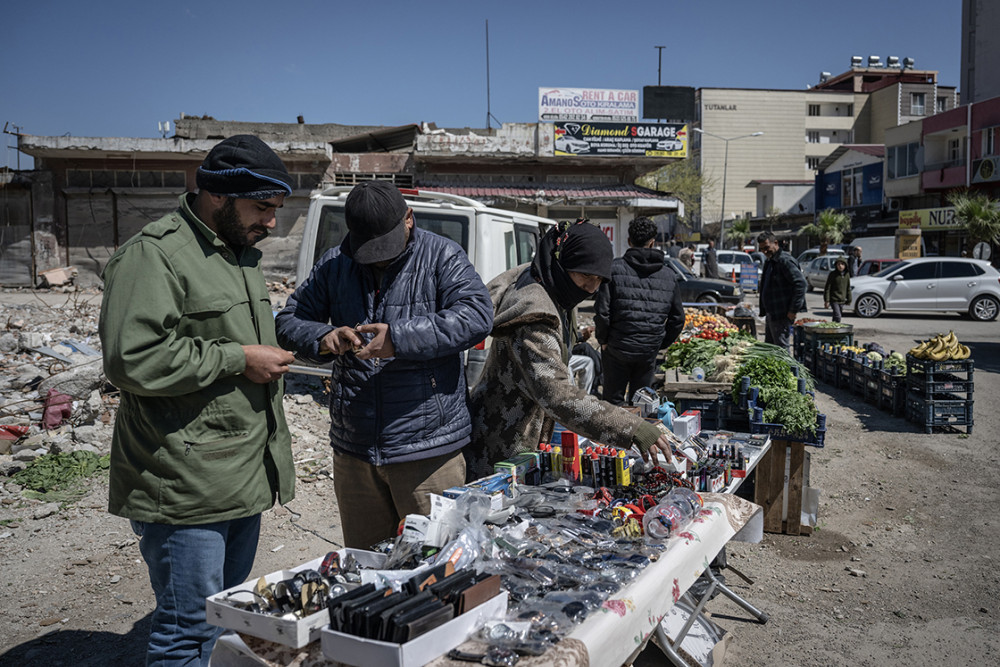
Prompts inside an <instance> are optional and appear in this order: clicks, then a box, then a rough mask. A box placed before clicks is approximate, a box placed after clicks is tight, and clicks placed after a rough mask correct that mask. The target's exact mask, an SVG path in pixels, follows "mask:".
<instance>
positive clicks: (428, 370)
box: [277, 181, 493, 548]
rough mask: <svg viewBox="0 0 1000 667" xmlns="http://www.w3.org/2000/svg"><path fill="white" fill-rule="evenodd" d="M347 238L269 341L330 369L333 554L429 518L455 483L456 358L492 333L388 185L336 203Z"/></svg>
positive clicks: (438, 247) (459, 388)
mask: <svg viewBox="0 0 1000 667" xmlns="http://www.w3.org/2000/svg"><path fill="white" fill-rule="evenodd" d="M344 217H345V219H346V221H347V227H348V229H349V232H350V233H349V234H348V235H347V238H346V239H345V240H344V242H343V243H342V244H341V245H340V247H338V248H333V249H332V250H330V251H328V252H327V253H326V254H325V255H324V256H323V257H322V258H321V259H320V260H319V262H318V263H317V264H316V266H315V267H313V270H312V273H311V274H310V275H309V278H308V279H307V280H306V281H305V282H303V283H302V285H300V286H299V287H298V288H297V289H296V290H295V293H294V294H293V295H292V296H291V297H290V298H289V300H288V305H287V306H286V307H285V309H284V310H282V311H281V312H280V313H279V314H278V318H277V327H278V341H279V342H280V343H281V345H282V346H283V347H286V348H289V349H292V350H294V351H296V352H297V353H298V354H299V355H301V356H303V357H305V358H308V359H310V360H312V361H314V362H322V361H329V360H330V359H331V358H332V359H333V374H332V378H331V379H332V383H331V396H330V419H331V426H330V440H331V444H332V445H333V470H334V489H335V491H336V494H337V502H338V503H339V505H340V517H341V522H342V525H343V529H344V544H345V545H346V546H348V547H359V548H364V547H368V546H370V545H372V544H374V543H376V542H378V541H380V540H383V539H385V538H387V537H392V536H394V535H395V534H396V528H397V525H398V523H399V521H400V519H402V518H404V517H405V516H406V515H407V514H429V513H430V500H429V498H428V495H427V494H428V493H440V492H441V491H443V490H444V489H446V488H448V487H450V486H456V485H461V484H464V483H465V460H464V457H463V454H462V451H461V449H462V448H463V447H464V446H465V445H467V444H468V443H469V439H470V434H471V432H472V423H471V420H470V418H469V410H468V406H467V405H466V391H465V373H464V372H463V367H462V351H463V350H466V349H468V348H470V347H472V346H473V345H475V344H476V343H478V342H480V341H482V340H483V339H485V338H486V336H487V335H489V333H490V330H491V329H492V328H493V304H492V302H491V301H490V295H489V292H487V290H486V286H485V285H484V284H483V281H482V279H480V277H479V275H478V274H477V273H476V270H475V269H474V268H473V266H472V264H471V263H470V262H469V258H468V256H467V255H466V254H465V252H464V251H463V250H462V248H461V246H459V245H458V244H457V243H455V242H454V241H451V240H449V239H446V238H444V237H441V236H438V235H436V234H432V233H431V232H427V231H424V230H422V229H416V228H414V226H413V209H411V208H409V207H407V205H406V202H405V200H404V199H403V196H402V195H401V194H400V192H399V190H397V189H396V187H395V186H393V185H391V184H389V183H387V182H385V181H367V182H364V183H361V184H359V185H358V186H357V187H355V188H354V189H353V190H352V191H351V193H350V194H349V195H348V196H347V201H346V202H345V205H344Z"/></svg>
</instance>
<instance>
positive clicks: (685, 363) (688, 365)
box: [663, 338, 722, 373]
mask: <svg viewBox="0 0 1000 667" xmlns="http://www.w3.org/2000/svg"><path fill="white" fill-rule="evenodd" d="M717 354H722V344H721V343H720V342H719V341H716V340H709V339H707V338H692V339H690V340H688V341H685V342H683V343H681V342H677V343H674V344H673V345H671V346H670V347H668V348H667V358H666V360H665V361H664V364H663V367H664V368H679V369H681V371H683V372H685V373H690V372H691V369H692V368H694V367H695V366H700V367H701V368H703V369H709V368H714V364H713V361H712V360H713V359H714V358H715V355H717Z"/></svg>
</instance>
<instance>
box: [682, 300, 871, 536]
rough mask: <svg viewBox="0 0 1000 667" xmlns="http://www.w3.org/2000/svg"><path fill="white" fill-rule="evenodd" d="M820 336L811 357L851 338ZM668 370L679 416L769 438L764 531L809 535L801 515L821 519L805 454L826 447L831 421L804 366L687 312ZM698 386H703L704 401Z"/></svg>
mask: <svg viewBox="0 0 1000 667" xmlns="http://www.w3.org/2000/svg"><path fill="white" fill-rule="evenodd" d="M822 329H823V327H815V331H816V332H817V333H814V334H811V335H810V336H809V343H808V345H809V347H810V349H817V346H818V345H819V343H818V342H817V341H819V340H822V339H823V338H825V337H830V339H831V340H838V341H845V340H846V339H845V338H844V336H845V333H846V336H847V337H848V338H850V335H851V334H850V332H849V331H848V332H844V331H842V330H836V331H834V330H829V331H822ZM796 340H797V341H800V343H801V345H800V346H798V347H797V348H796V349H799V350H803V349H805V345H806V344H805V342H804V340H805V337H804V336H802V335H801V331H799V335H798V336H797V338H796ZM814 356H815V353H812V354H811V355H810V357H814ZM664 368H665V373H666V376H667V378H668V382H666V383H665V384H664V388H663V392H664V395H665V396H666V397H667V398H669V399H671V400H673V401H675V402H676V404H677V406H678V411H680V412H684V411H685V410H692V409H696V410H699V411H700V414H701V415H702V418H703V419H704V420H706V421H707V422H708V423H709V424H717V425H718V426H719V427H724V428H730V429H736V430H746V431H749V432H750V433H756V434H767V435H768V436H769V437H770V438H771V440H772V442H773V445H772V452H771V453H770V454H769V456H768V459H767V460H766V461H765V462H764V463H763V464H762V466H761V468H759V470H758V473H757V483H756V484H755V485H754V496H753V497H754V501H755V502H756V503H757V504H759V505H761V507H762V508H763V510H764V516H765V530H766V531H768V532H783V533H788V534H794V535H799V534H808V533H809V532H811V531H812V526H813V525H814V524H813V523H812V522H811V521H806V522H805V523H803V522H802V521H801V520H800V516H801V514H802V509H803V507H807V508H808V509H809V510H810V511H808V512H806V515H807V516H811V517H815V511H814V507H815V505H816V504H817V503H816V497H817V495H816V494H817V492H816V491H815V490H814V489H810V488H809V486H808V474H807V470H808V455H807V453H806V452H805V447H806V446H813V447H822V446H823V444H824V441H825V436H826V417H825V415H822V414H820V413H819V412H818V410H817V409H816V404H815V401H814V398H813V391H814V389H815V382H814V380H813V377H812V374H811V372H810V369H809V368H808V367H807V366H806V364H804V363H802V362H800V361H797V360H796V359H795V358H793V357H792V355H790V354H789V353H788V351H787V350H785V349H784V348H781V347H778V346H775V345H770V344H767V343H761V342H758V341H757V340H756V338H755V337H754V336H752V335H750V334H748V333H747V332H745V331H743V330H740V329H738V328H737V327H735V326H733V325H732V323H731V322H729V321H727V320H726V319H725V318H722V317H719V316H716V315H711V314H706V313H701V312H696V311H689V312H688V313H687V317H686V321H685V329H684V331H683V332H682V334H681V336H680V337H679V338H678V340H677V341H676V342H675V343H674V344H673V345H671V346H670V347H669V348H668V349H667V354H666V358H665V361H664ZM681 373H683V374H684V378H685V382H681V381H680V377H681ZM671 374H673V378H674V382H670V381H669V379H670V377H671ZM692 381H693V382H692ZM698 384H702V386H703V390H702V392H700V393H699V392H698V390H697V386H698ZM713 394H714V395H713ZM786 461H787V463H786ZM786 478H787V482H786Z"/></svg>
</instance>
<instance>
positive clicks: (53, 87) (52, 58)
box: [0, 0, 961, 168]
mask: <svg viewBox="0 0 1000 667" xmlns="http://www.w3.org/2000/svg"><path fill="white" fill-rule="evenodd" d="M487 19H488V20H489V43H490V83H491V85H490V89H491V90H490V93H491V94H490V99H491V111H492V114H493V116H494V117H495V118H497V119H499V120H500V121H503V122H533V121H536V120H537V118H538V88H539V87H542V86H545V87H550V86H551V87H595V88H624V89H639V90H641V89H642V87H643V86H646V85H655V84H656V83H657V63H658V60H657V50H656V49H655V48H654V46H657V45H662V46H665V47H666V48H665V49H663V71H662V83H663V85H681V86H694V87H740V88H784V89H801V88H805V87H807V86H808V85H811V84H814V83H816V82H817V81H818V78H819V73H820V72H821V71H823V70H825V71H828V72H832V73H833V74H838V73H840V72H843V71H846V70H847V69H848V68H849V66H850V57H851V56H852V55H860V56H862V57H864V58H865V59H866V60H867V57H868V55H879V56H881V57H882V60H883V62H884V61H885V58H886V56H890V55H895V56H899V57H900V59H902V58H903V57H906V56H909V57H912V58H914V59H915V60H916V67H917V68H918V69H933V70H938V71H939V72H940V76H939V81H940V82H941V83H942V84H945V85H954V86H958V85H959V75H960V69H959V60H960V55H961V34H960V32H961V0H909V1H908V2H906V3H881V2H879V3H865V4H864V5H858V4H854V5H852V4H850V3H843V2H817V1H816V0H758V1H756V2H754V1H752V0H659V1H638V2H611V1H604V2H598V1H593V0H579V1H577V2H563V1H556V0H534V1H533V2H526V1H522V0H501V1H496V0H493V1H491V2H484V1H480V0H465V1H448V0H440V1H439V0H424V1H423V2H397V1H396V0H383V1H381V2H341V1H334V0H329V1H327V2H319V1H311V0H286V1H285V2H261V1H259V0H243V1H242V2H221V1H214V0H200V1H199V2H191V1H190V0H171V1H170V2H148V1H144V0H131V1H128V2H123V1H119V0H110V1H101V0H98V1H97V2H93V3H84V2H79V0H77V1H75V2H68V1H65V0H32V1H31V2H18V3H8V5H7V6H5V8H4V11H3V25H4V31H3V32H4V35H3V38H2V40H0V91H2V93H0V121H2V122H4V123H9V124H10V125H16V126H19V127H20V128H21V132H24V133H27V134H36V135H51V136H58V135H64V134H70V135H73V136H137V137H155V136H159V133H158V131H157V122H159V121H166V120H169V121H173V120H174V119H176V118H178V117H179V116H180V114H181V113H185V114H189V115H204V114H207V115H210V116H213V117H214V118H216V119H219V120H241V121H267V122H295V119H296V117H297V116H299V115H302V116H304V117H305V120H306V122H308V123H343V124H358V125H362V124H373V125H402V124H406V123H419V122H422V121H427V122H435V123H437V124H438V126H441V127H466V126H468V127H485V125H486V109H487V107H486V46H485V21H486V20H487ZM14 143H15V141H14V138H13V137H10V136H7V135H3V146H4V150H3V154H2V155H0V158H2V160H3V162H2V163H0V164H2V165H9V166H14V165H15V164H16V160H17V155H16V151H15V150H13V149H12V148H9V146H11V145H13V144H14ZM30 166H31V159H30V158H28V157H27V156H23V155H22V156H21V167H22V168H26V167H30Z"/></svg>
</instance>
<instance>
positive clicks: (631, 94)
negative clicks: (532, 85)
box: [538, 88, 639, 122]
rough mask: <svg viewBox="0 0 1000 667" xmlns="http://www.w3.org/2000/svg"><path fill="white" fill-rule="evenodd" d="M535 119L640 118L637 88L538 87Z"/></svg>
mask: <svg viewBox="0 0 1000 667" xmlns="http://www.w3.org/2000/svg"><path fill="white" fill-rule="evenodd" d="M538 120H542V121H555V120H566V121H618V122H635V121H637V120H639V91H638V90H611V89H608V88H539V89H538Z"/></svg>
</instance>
